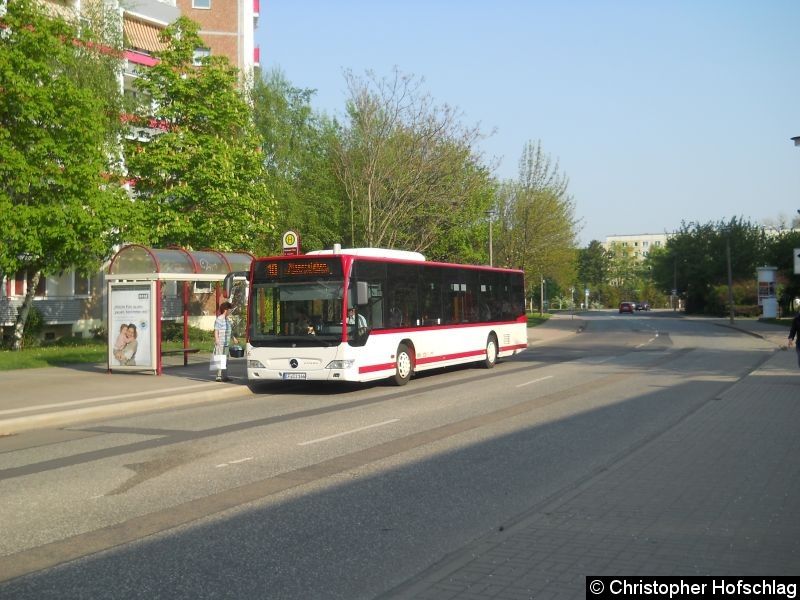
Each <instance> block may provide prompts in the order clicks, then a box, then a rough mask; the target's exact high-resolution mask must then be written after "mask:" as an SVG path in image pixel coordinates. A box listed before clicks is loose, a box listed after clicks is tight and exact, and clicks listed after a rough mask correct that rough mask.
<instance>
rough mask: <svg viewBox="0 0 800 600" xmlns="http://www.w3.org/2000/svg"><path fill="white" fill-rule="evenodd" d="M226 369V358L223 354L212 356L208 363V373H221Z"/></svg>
mask: <svg viewBox="0 0 800 600" xmlns="http://www.w3.org/2000/svg"><path fill="white" fill-rule="evenodd" d="M227 368H228V357H227V355H225V354H212V355H211V362H209V363H208V370H209V371H223V370H225V369H227Z"/></svg>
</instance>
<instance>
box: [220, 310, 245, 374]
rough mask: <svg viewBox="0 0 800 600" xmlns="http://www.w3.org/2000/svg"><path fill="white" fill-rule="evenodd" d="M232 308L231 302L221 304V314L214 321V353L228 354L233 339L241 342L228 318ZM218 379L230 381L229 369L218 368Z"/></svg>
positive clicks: (234, 341)
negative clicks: (234, 333)
mask: <svg viewBox="0 0 800 600" xmlns="http://www.w3.org/2000/svg"><path fill="white" fill-rule="evenodd" d="M232 308H233V304H231V303H230V302H223V303H222V304H220V305H219V316H217V318H216V319H215V321H214V354H222V355H227V354H228V346H230V343H231V339H232V340H233V343H234V344H238V343H239V340H237V339H236V337H235V336H234V335H233V332H232V330H231V320H230V319H229V318H228V315H229V314H230V312H231V309H232ZM217 381H230V378H229V377H228V370H227V369H218V370H217Z"/></svg>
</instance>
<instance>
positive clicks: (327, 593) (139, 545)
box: [0, 313, 770, 600]
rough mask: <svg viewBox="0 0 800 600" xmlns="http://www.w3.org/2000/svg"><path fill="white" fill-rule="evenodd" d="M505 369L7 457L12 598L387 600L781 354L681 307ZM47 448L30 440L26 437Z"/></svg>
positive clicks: (167, 424)
mask: <svg viewBox="0 0 800 600" xmlns="http://www.w3.org/2000/svg"><path fill="white" fill-rule="evenodd" d="M586 318H587V327H586V329H585V331H584V332H583V333H581V334H578V335H576V336H572V337H570V338H566V339H564V340H563V341H561V342H557V343H555V344H550V345H542V346H535V347H532V348H531V349H529V350H528V351H527V352H525V353H523V354H521V355H519V356H518V357H515V358H513V359H509V360H506V361H503V362H501V363H500V364H498V365H497V367H496V368H495V369H493V370H489V371H487V370H483V369H480V368H472V367H466V368H458V369H450V370H446V371H440V372H434V373H432V374H424V375H422V376H420V377H417V378H416V379H414V380H413V381H412V382H411V383H410V384H409V385H408V386H406V387H404V388H396V387H392V386H389V385H383V384H378V385H368V386H357V387H337V388H330V387H327V386H321V385H316V386H315V385H312V384H299V385H293V386H286V385H283V384H281V385H273V386H267V387H265V388H264V390H263V392H262V393H261V394H260V395H259V396H258V397H256V398H247V399H243V400H237V401H227V402H224V403H219V404H214V405H203V406H195V407H183V408H180V409H176V410H170V411H162V412H158V413H153V414H149V415H139V416H135V417H129V418H124V419H113V420H108V421H106V422H103V423H96V424H92V425H87V426H75V427H70V428H67V429H63V430H51V431H48V432H46V433H44V434H43V433H42V432H37V433H30V434H20V436H18V439H16V440H15V443H14V447H13V449H9V450H6V451H3V446H2V445H0V499H2V502H0V523H1V524H2V535H0V598H14V599H20V600H22V599H28V598H30V599H42V598H59V599H64V598H154V597H161V598H275V599H278V598H303V599H309V598H346V599H348V600H350V599H358V598H365V599H366V598H377V597H382V596H384V595H387V596H391V590H392V589H394V588H395V587H396V586H398V585H401V584H402V583H403V582H405V581H407V580H408V579H409V578H412V577H414V576H415V575H416V574H417V573H420V572H421V571H423V570H424V569H426V568H428V567H429V566H430V565H431V564H434V563H436V562H437V561H440V560H442V559H443V558H444V557H446V556H448V555H449V554H451V553H453V552H456V551H458V550H459V549H460V548H463V547H464V545H465V544H468V543H469V542H471V541H473V540H475V539H477V538H480V537H481V536H484V535H486V534H487V533H488V532H491V531H495V530H497V529H499V528H501V527H507V526H508V525H510V524H512V523H514V522H515V519H517V518H518V517H519V515H521V514H523V513H525V512H526V511H529V510H530V509H531V508H532V507H534V506H536V505H538V504H541V503H544V502H546V501H548V500H549V499H552V498H554V497H557V496H558V495H559V494H565V493H568V492H569V491H570V490H573V489H574V488H575V487H576V486H579V485H580V484H581V483H582V482H583V481H586V480H587V479H588V478H590V477H592V476H593V475H594V474H596V473H598V472H599V471H601V470H603V469H607V468H608V467H609V466H610V465H613V464H615V463H616V462H618V461H620V460H624V458H625V457H626V456H628V455H629V454H630V453H631V452H632V451H634V450H635V449H636V448H639V447H641V445H642V444H645V443H647V441H648V440H650V439H653V438H654V437H655V436H657V435H659V434H661V433H663V432H664V431H667V430H668V429H669V428H671V427H673V426H674V425H675V424H676V423H679V422H681V421H682V420H683V419H686V418H687V417H689V416H691V414H692V413H693V412H694V411H695V410H697V409H698V408H699V407H701V406H702V405H703V404H704V403H706V402H708V401H709V400H711V399H713V398H714V397H715V396H716V395H718V394H719V393H721V391H722V390H724V389H725V388H726V387H728V386H730V385H733V383H735V382H736V381H737V380H738V379H739V378H740V377H741V376H742V375H743V374H745V373H747V372H748V371H749V370H751V369H753V368H754V367H755V366H756V365H758V364H759V361H762V360H764V359H765V356H766V355H767V353H768V352H769V350H770V349H769V348H768V346H767V344H766V343H765V342H764V340H760V339H757V338H752V337H749V336H745V335H742V334H741V333H738V332H734V331H730V330H726V329H724V328H720V327H715V326H713V325H711V324H708V323H705V322H702V321H692V320H688V319H676V318H673V317H672V315H671V313H651V314H647V315H642V314H637V315H618V314H616V313H598V314H592V315H589V316H587V317H586ZM26 440H28V443H26Z"/></svg>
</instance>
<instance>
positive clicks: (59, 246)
mask: <svg viewBox="0 0 800 600" xmlns="http://www.w3.org/2000/svg"><path fill="white" fill-rule="evenodd" d="M4 24H5V28H4V29H3V34H2V35H0V90H2V102H0V215H2V219H0V273H4V274H13V273H16V272H18V271H23V270H25V271H27V272H28V273H29V274H35V273H42V274H44V275H48V274H53V273H58V272H61V271H64V270H67V269H70V268H75V269H77V270H80V271H91V270H96V269H97V268H98V267H99V265H100V264H101V262H102V261H103V260H104V259H106V258H108V257H109V256H110V254H111V251H112V248H113V246H114V244H116V243H119V242H120V241H121V240H122V239H124V237H123V236H124V235H125V233H126V232H127V224H128V223H129V216H130V212H129V211H130V202H129V200H128V198H127V196H126V194H125V193H124V191H123V190H122V188H121V186H120V180H121V175H120V173H119V170H118V168H117V165H116V164H115V159H114V158H113V157H114V156H115V155H114V153H113V152H112V148H113V147H114V144H115V143H116V130H115V127H114V126H113V125H112V121H113V119H112V117H111V116H110V115H113V117H114V118H116V115H117V114H118V112H117V107H118V106H119V93H118V91H117V88H116V87H115V86H116V81H117V80H116V74H117V69H118V68H119V60H118V58H117V55H115V52H116V51H117V50H118V49H119V45H118V42H119V39H113V38H105V37H100V36H98V35H96V34H95V29H93V25H94V23H93V22H92V21H91V20H89V21H88V22H83V23H82V26H81V29H80V32H79V31H78V29H77V27H76V26H75V25H74V24H72V23H68V22H67V21H65V20H63V19H61V18H50V17H49V16H46V15H45V13H44V12H43V11H42V8H40V6H39V4H38V3H34V2H32V1H31V0H15V1H14V2H9V3H8V8H7V13H6V15H5V17H4ZM101 31H102V28H101ZM31 301H32V294H29V295H28V296H26V299H25V305H24V308H23V310H21V311H20V313H19V317H18V318H19V319H20V321H21V320H24V317H25V315H26V314H27V310H28V308H29V307H30V303H31ZM16 331H17V333H16V336H17V345H18V343H19V341H20V339H21V337H22V335H23V331H24V326H23V324H22V323H21V322H20V323H18V327H17V328H16Z"/></svg>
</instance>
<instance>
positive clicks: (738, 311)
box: [733, 304, 761, 317]
mask: <svg viewBox="0 0 800 600" xmlns="http://www.w3.org/2000/svg"><path fill="white" fill-rule="evenodd" d="M733 314H734V315H736V316H737V317H760V316H761V307H760V306H759V305H758V304H734V305H733Z"/></svg>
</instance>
